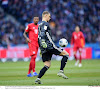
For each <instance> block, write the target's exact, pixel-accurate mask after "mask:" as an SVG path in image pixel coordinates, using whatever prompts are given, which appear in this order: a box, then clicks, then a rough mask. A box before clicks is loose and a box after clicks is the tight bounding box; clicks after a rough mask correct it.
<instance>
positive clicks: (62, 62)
mask: <svg viewBox="0 0 100 90" xmlns="http://www.w3.org/2000/svg"><path fill="white" fill-rule="evenodd" d="M67 59H68V57H67V56H63V58H62V60H61V67H60V70H63V69H64V67H65V65H66V62H67Z"/></svg>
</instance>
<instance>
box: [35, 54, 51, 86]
mask: <svg viewBox="0 0 100 90" xmlns="http://www.w3.org/2000/svg"><path fill="white" fill-rule="evenodd" d="M51 57H52V54H50V53H44V54H42V60H43V62H44V67H43V68H42V69H41V70H40V72H39V75H38V77H37V79H36V80H35V84H41V81H40V79H41V78H42V76H43V75H44V74H45V72H46V71H47V70H48V69H49V68H50V66H51Z"/></svg>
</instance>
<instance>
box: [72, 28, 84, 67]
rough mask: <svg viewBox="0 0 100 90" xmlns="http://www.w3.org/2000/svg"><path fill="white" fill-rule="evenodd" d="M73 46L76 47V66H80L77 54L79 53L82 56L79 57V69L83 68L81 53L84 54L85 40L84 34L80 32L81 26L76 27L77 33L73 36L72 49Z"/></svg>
mask: <svg viewBox="0 0 100 90" xmlns="http://www.w3.org/2000/svg"><path fill="white" fill-rule="evenodd" d="M73 44H74V47H73V50H74V57H75V59H76V63H75V66H77V65H78V60H77V59H78V58H77V56H76V53H77V51H79V54H80V56H79V67H82V64H81V60H82V57H81V53H82V48H83V47H84V45H85V39H84V35H83V33H82V32H81V31H80V28H79V26H76V27H75V32H73V34H72V38H71V47H72V45H73Z"/></svg>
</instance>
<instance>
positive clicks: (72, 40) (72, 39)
mask: <svg viewBox="0 0 100 90" xmlns="http://www.w3.org/2000/svg"><path fill="white" fill-rule="evenodd" d="M73 44H74V33H73V34H72V38H71V45H73Z"/></svg>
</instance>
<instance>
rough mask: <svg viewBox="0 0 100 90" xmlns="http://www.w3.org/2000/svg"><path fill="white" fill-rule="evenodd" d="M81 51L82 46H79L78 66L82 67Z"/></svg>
mask: <svg viewBox="0 0 100 90" xmlns="http://www.w3.org/2000/svg"><path fill="white" fill-rule="evenodd" d="M81 53H82V48H79V54H80V56H79V67H82V56H81Z"/></svg>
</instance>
